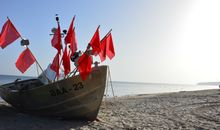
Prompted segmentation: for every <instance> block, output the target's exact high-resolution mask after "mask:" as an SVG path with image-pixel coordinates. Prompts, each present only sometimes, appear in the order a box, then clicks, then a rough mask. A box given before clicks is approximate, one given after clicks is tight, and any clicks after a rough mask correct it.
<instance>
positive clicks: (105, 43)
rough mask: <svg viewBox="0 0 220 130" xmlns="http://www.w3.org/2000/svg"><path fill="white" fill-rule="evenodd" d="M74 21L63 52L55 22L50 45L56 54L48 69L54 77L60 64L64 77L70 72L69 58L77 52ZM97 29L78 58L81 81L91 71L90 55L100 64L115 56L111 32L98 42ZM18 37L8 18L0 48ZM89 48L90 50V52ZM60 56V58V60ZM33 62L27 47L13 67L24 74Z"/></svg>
mask: <svg viewBox="0 0 220 130" xmlns="http://www.w3.org/2000/svg"><path fill="white" fill-rule="evenodd" d="M74 20H75V16H74V17H73V19H72V21H71V23H70V26H69V29H68V32H67V34H66V36H65V38H64V43H65V48H64V51H62V50H63V46H62V37H61V36H62V35H63V34H62V33H61V28H60V24H59V20H57V28H56V29H55V31H54V35H53V38H52V39H51V45H52V46H53V47H54V48H55V49H56V50H57V53H56V56H55V57H54V59H53V62H52V64H51V66H50V68H51V69H52V70H53V71H55V72H56V77H59V75H60V73H59V70H60V65H61V63H62V65H63V69H64V75H65V76H66V75H68V74H69V73H70V72H71V63H70V56H73V55H74V53H75V52H76V51H77V40H76V36H75V35H76V34H75V27H74ZM99 28H100V26H98V27H97V29H96V31H95V33H94V35H93V36H92V38H91V40H90V42H89V45H88V47H87V49H86V51H85V52H84V53H83V54H82V55H81V56H80V57H79V59H78V61H77V64H78V66H77V69H78V71H79V73H80V76H81V78H82V80H86V79H87V77H88V75H89V74H90V72H91V70H92V62H93V61H92V55H94V56H97V55H99V57H100V60H101V62H103V61H105V60H106V56H107V57H108V58H109V59H112V58H113V57H114V56H115V50H114V45H113V40H112V34H111V31H110V32H109V33H107V34H106V36H104V38H103V39H102V40H100V36H99ZM19 37H20V38H22V37H21V35H20V33H19V32H18V31H17V29H16V28H15V26H14V25H13V24H12V22H11V21H10V19H9V18H8V19H7V21H6V23H5V24H4V25H3V27H2V31H1V33H0V47H1V48H2V49H4V48H5V47H7V46H8V45H10V44H11V43H12V42H14V41H15V40H17V39H18V38H19ZM90 47H91V49H92V50H90ZM88 52H90V53H88ZM61 54H62V58H61V59H60V56H61ZM35 61H36V58H35V57H34V56H33V54H32V53H31V51H30V49H29V48H28V47H27V48H26V49H25V50H24V51H23V52H22V53H21V54H20V56H19V57H18V59H17V61H16V63H15V65H16V67H17V68H18V70H20V71H21V72H22V73H24V72H25V71H26V70H27V69H28V68H29V67H30V66H31V65H32V64H33V63H34V62H35ZM37 63H38V62H37Z"/></svg>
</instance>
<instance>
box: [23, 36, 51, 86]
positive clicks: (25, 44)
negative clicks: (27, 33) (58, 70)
mask: <svg viewBox="0 0 220 130" xmlns="http://www.w3.org/2000/svg"><path fill="white" fill-rule="evenodd" d="M20 38H21V39H22V40H21V45H22V46H25V47H26V48H28V49H29V47H28V45H29V40H27V42H26V43H22V41H25V39H24V38H23V37H22V36H20ZM29 50H30V49H29ZM31 55H32V56H33V57H34V60H35V61H36V63H37V65H38V66H39V67H40V69H41V71H42V73H43V75H44V76H45V77H46V79H47V80H48V82H49V83H50V80H49V79H48V77H47V75H46V74H45V73H44V71H43V69H42V67H41V65H40V64H39V62H38V61H37V59H36V58H35V56H34V55H33V54H32V52H31Z"/></svg>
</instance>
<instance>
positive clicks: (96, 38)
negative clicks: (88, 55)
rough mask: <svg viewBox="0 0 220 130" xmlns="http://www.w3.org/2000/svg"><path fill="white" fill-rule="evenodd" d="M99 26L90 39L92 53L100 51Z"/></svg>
mask: <svg viewBox="0 0 220 130" xmlns="http://www.w3.org/2000/svg"><path fill="white" fill-rule="evenodd" d="M99 27H100V26H98V28H97V29H96V31H95V34H94V35H93V37H92V39H91V41H90V45H91V46H92V52H93V54H94V55H97V54H99V52H100V51H101V48H100V38H99Z"/></svg>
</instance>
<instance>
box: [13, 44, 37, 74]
mask: <svg viewBox="0 0 220 130" xmlns="http://www.w3.org/2000/svg"><path fill="white" fill-rule="evenodd" d="M34 62H35V58H34V56H33V54H32V53H31V51H30V50H29V49H28V48H26V49H25V50H24V51H23V52H22V53H21V54H20V56H19V57H18V59H17V61H16V63H15V65H16V67H17V68H18V70H20V71H21V72H22V73H24V72H25V71H26V70H27V69H28V68H29V67H30V66H31V65H32V64H33V63H34Z"/></svg>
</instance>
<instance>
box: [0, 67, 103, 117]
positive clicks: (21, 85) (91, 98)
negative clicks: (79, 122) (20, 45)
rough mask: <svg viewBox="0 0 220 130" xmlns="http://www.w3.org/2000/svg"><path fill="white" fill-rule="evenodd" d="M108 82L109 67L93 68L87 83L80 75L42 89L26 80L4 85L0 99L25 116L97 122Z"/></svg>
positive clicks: (35, 82)
mask: <svg viewBox="0 0 220 130" xmlns="http://www.w3.org/2000/svg"><path fill="white" fill-rule="evenodd" d="M106 79H107V66H99V67H95V68H93V70H92V72H91V74H90V75H89V77H88V78H87V79H86V80H85V81H82V80H81V78H80V77H79V75H77V76H74V77H70V78H67V79H63V80H59V81H57V82H54V83H51V84H48V85H42V86H41V83H40V82H39V81H38V80H37V79H35V80H25V81H20V82H14V83H10V84H5V85H2V86H1V87H0V95H1V97H2V98H3V99H4V100H5V101H6V102H8V103H9V104H11V105H12V106H13V107H15V108H17V109H19V110H21V111H22V112H26V113H31V114H36V115H43V116H54V117H61V118H71V119H87V120H94V119H96V117H97V114H98V111H99V107H100V105H101V101H102V98H103V95H104V91H105V86H106ZM39 86H40V87H39Z"/></svg>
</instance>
